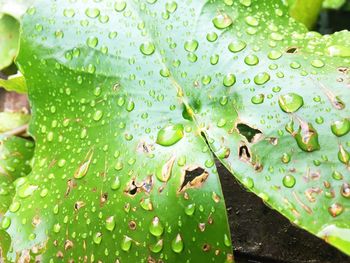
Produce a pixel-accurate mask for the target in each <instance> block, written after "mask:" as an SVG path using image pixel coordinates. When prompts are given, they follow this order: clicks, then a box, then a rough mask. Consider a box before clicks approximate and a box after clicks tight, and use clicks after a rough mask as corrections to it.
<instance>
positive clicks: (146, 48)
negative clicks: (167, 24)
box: [140, 42, 156, 56]
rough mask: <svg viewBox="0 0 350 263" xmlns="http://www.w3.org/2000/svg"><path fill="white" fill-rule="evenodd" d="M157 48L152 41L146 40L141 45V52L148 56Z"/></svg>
mask: <svg viewBox="0 0 350 263" xmlns="http://www.w3.org/2000/svg"><path fill="white" fill-rule="evenodd" d="M155 50H156V47H155V46H154V44H153V43H152V42H145V43H143V44H141V46H140V51H141V53H142V54H144V55H146V56H149V55H152V54H153V53H154V51H155Z"/></svg>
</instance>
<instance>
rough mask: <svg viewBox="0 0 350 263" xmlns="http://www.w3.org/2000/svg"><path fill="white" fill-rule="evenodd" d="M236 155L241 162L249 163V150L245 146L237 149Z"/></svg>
mask: <svg viewBox="0 0 350 263" xmlns="http://www.w3.org/2000/svg"><path fill="white" fill-rule="evenodd" d="M238 155H239V158H240V159H241V160H243V161H249V162H250V157H251V155H250V151H249V148H248V147H247V146H246V145H241V146H240V147H239V149H238Z"/></svg>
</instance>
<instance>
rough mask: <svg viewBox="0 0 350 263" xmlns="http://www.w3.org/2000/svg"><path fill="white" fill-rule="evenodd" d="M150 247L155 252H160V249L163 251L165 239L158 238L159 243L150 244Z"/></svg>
mask: <svg viewBox="0 0 350 263" xmlns="http://www.w3.org/2000/svg"><path fill="white" fill-rule="evenodd" d="M149 249H150V250H151V251H152V252H153V253H159V252H160V251H162V249H163V239H160V240H158V241H157V243H155V244H151V245H150V246H149Z"/></svg>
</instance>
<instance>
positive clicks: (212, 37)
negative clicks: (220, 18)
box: [207, 32, 218, 42]
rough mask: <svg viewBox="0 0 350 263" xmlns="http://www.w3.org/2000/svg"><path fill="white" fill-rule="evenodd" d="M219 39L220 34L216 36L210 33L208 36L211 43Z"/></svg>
mask: <svg viewBox="0 0 350 263" xmlns="http://www.w3.org/2000/svg"><path fill="white" fill-rule="evenodd" d="M217 39H218V34H216V33H215V32H212V33H208V34H207V40H208V41H209V42H214V41H216V40H217Z"/></svg>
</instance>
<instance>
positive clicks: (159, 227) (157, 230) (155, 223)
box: [149, 216, 164, 237]
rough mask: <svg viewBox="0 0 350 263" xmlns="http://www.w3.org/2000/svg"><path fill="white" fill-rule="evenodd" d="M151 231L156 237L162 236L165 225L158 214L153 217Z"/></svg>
mask: <svg viewBox="0 0 350 263" xmlns="http://www.w3.org/2000/svg"><path fill="white" fill-rule="evenodd" d="M149 232H150V233H151V234H152V235H154V236H156V237H160V236H161V235H162V234H163V232H164V226H163V224H162V223H161V222H160V220H159V218H158V217H157V216H156V217H154V218H153V220H152V223H151V225H150V226H149Z"/></svg>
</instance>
